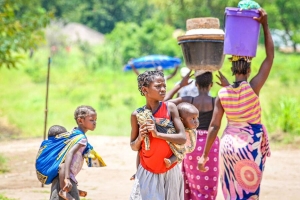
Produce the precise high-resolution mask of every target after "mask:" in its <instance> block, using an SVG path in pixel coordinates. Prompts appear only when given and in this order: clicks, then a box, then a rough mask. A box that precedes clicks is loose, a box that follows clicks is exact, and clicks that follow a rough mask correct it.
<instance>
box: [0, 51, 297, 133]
mask: <svg viewBox="0 0 300 200" xmlns="http://www.w3.org/2000/svg"><path fill="white" fill-rule="evenodd" d="M47 54H48V50H45V49H40V50H38V51H37V52H36V53H35V55H34V57H33V58H32V59H30V60H29V59H28V60H25V62H24V67H22V68H20V69H19V70H7V69H6V68H2V69H0V73H1V75H2V78H1V79H0V90H1V93H0V99H5V100H3V101H2V102H1V104H0V120H1V118H3V117H4V116H5V117H7V119H8V122H7V123H8V124H9V125H11V126H13V127H15V128H16V129H17V130H19V131H18V135H16V136H15V137H18V138H19V137H20V138H22V137H40V138H42V136H43V127H44V109H45V94H46V76H47V74H46V73H47V71H46V69H47V59H48V58H47ZM81 55H82V52H81V51H80V50H79V49H76V48H75V47H74V48H73V49H72V51H71V52H70V53H65V52H58V54H57V55H55V56H54V57H53V62H52V64H51V70H50V72H51V74H50V87H49V105H48V127H49V126H50V125H53V124H62V125H64V126H66V127H67V128H68V129H71V128H72V127H74V126H75V121H74V119H73V112H74V109H75V108H76V107H77V106H78V105H83V104H87V105H91V106H93V107H94V108H95V109H96V110H97V112H98V120H97V128H96V130H95V131H94V132H88V134H101V135H120V136H129V135H130V114H131V113H132V112H133V111H134V110H135V109H136V108H138V107H140V106H142V105H144V104H145V98H144V97H143V96H141V95H140V93H139V91H138V89H137V83H136V75H135V74H134V73H132V72H122V65H118V66H114V68H110V66H106V65H100V66H98V67H97V68H95V69H91V67H90V66H89V67H88V68H87V67H86V66H85V64H84V62H83V61H82V60H81V59H82V56H81ZM264 57H265V55H264V49H263V48H261V47H260V48H258V52H257V57H256V58H255V59H253V61H252V75H251V77H253V76H254V75H255V74H256V72H257V70H258V68H259V66H260V64H261V62H262V61H263V59H264ZM90 59H91V60H93V59H96V55H91V58H90ZM298 62H299V56H297V55H296V54H291V55H286V54H281V53H278V52H277V53H276V57H275V60H274V66H273V69H272V71H271V74H270V77H269V79H268V80H267V82H266V84H265V86H264V87H263V89H262V91H261V93H260V100H261V104H262V109H263V119H262V123H264V124H266V126H267V128H268V130H269V131H270V132H271V133H273V132H276V131H278V130H279V131H280V130H282V131H283V130H284V129H285V130H286V131H287V133H285V134H286V135H287V136H288V135H291V134H292V135H299V131H296V130H297V129H296V127H299V124H298V125H297V124H295V120H296V119H299V116H298V117H296V116H294V115H296V113H300V111H299V109H300V105H299V102H300V94H299V93H298V92H297V91H298V87H297V84H294V83H295V81H297V74H298V73H297V72H298V71H296V70H299V66H298V65H296V64H297V63H298ZM90 65H91V63H90ZM30 68H32V69H37V68H40V69H39V70H40V71H39V77H40V78H41V79H40V81H39V82H37V81H36V80H35V78H34V75H32V74H31V73H28V72H27V70H28V69H30ZM221 71H222V72H223V73H224V74H225V75H226V77H227V78H228V79H229V81H230V82H232V81H233V76H231V72H230V62H228V61H227V59H225V61H224V65H223V67H222V69H221ZM282 74H286V75H287V77H288V78H287V84H285V83H282V82H281V81H280V77H281V75H282ZM12 79H13V80H14V81H11V80H12ZM178 80H180V75H179V74H177V75H176V76H175V77H174V78H173V79H171V80H169V81H168V83H167V87H168V90H170V89H171V88H172V87H173V86H174V85H175V82H177V81H178ZM216 81H217V78H216V77H215V78H214V82H216ZM219 89H220V87H219V86H217V84H214V86H213V88H212V96H216V94H217V92H218V90H219ZM274 91H275V92H274ZM291 97H293V98H292V99H294V100H290V101H289V100H288V99H290V98H291ZM285 98H286V100H287V102H284V101H283V100H281V99H285ZM290 111H292V112H290ZM284 113H285V114H284ZM223 121H224V123H223V124H222V127H221V129H222V130H223V128H225V126H226V119H225V117H224V120H223ZM0 124H1V123H0ZM222 130H221V131H222ZM221 131H220V133H221ZM1 134H2V132H1V129H0V135H1Z"/></svg>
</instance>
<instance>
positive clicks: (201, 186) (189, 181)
mask: <svg viewBox="0 0 300 200" xmlns="http://www.w3.org/2000/svg"><path fill="white" fill-rule="evenodd" d="M206 138H207V130H197V142H196V147H195V150H194V151H193V152H192V153H188V154H186V156H185V158H184V160H183V161H182V173H183V178H184V199H185V200H201V199H206V200H207V199H212V200H214V199H216V197H217V191H218V181H219V144H220V142H219V138H218V137H217V138H216V140H215V141H214V143H213V145H212V148H211V150H210V152H209V155H208V157H209V160H208V161H207V163H206V167H207V168H208V171H207V172H200V171H199V170H198V167H197V166H198V159H199V158H200V156H201V155H202V153H203V150H204V146H205V143H206Z"/></svg>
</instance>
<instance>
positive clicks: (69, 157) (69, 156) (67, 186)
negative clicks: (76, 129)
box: [63, 143, 84, 192]
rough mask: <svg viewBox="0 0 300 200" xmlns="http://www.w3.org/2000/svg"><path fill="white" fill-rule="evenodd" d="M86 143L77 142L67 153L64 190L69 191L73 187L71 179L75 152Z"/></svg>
mask: <svg viewBox="0 0 300 200" xmlns="http://www.w3.org/2000/svg"><path fill="white" fill-rule="evenodd" d="M83 146H84V145H82V144H79V143H77V144H75V145H74V146H73V147H72V148H71V149H70V151H69V152H68V153H67V155H66V160H65V180H64V181H65V187H64V188H63V190H64V191H66V192H69V191H71V189H72V183H71V181H70V168H71V162H72V159H73V156H74V154H75V153H76V152H77V151H78V150H79V149H80V148H81V147H83Z"/></svg>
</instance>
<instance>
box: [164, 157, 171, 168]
mask: <svg viewBox="0 0 300 200" xmlns="http://www.w3.org/2000/svg"><path fill="white" fill-rule="evenodd" d="M164 161H165V164H166V168H169V167H171V164H172V163H171V160H170V159H168V158H164Z"/></svg>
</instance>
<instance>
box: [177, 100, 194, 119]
mask: <svg viewBox="0 0 300 200" xmlns="http://www.w3.org/2000/svg"><path fill="white" fill-rule="evenodd" d="M177 109H178V112H179V116H180V117H182V116H184V115H185V114H187V113H192V112H195V111H196V112H199V111H198V109H197V108H196V107H195V106H194V105H193V104H190V103H187V102H182V103H180V104H178V105H177Z"/></svg>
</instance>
